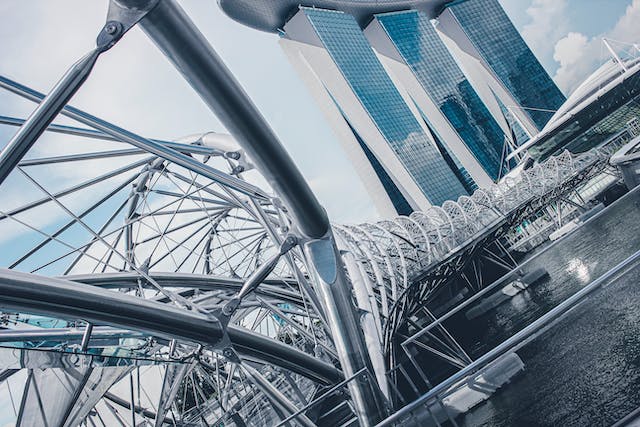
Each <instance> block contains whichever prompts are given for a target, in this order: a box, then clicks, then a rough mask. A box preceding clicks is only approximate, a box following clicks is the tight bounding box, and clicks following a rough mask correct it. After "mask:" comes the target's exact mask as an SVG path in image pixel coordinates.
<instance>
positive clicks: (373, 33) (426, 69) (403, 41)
mask: <svg viewBox="0 0 640 427" xmlns="http://www.w3.org/2000/svg"><path fill="white" fill-rule="evenodd" d="M365 33H366V34H367V36H368V38H369V40H370V42H371V44H372V45H373V47H374V48H375V49H376V51H377V52H378V53H379V54H380V57H381V59H382V61H383V63H384V64H385V66H386V67H387V68H388V70H389V74H391V75H394V76H395V78H396V80H397V82H398V84H399V85H402V86H403V87H404V88H406V90H407V92H408V93H410V95H411V99H412V102H414V103H415V104H416V107H417V108H418V109H419V110H420V112H421V115H422V116H423V117H424V120H425V122H426V123H427V126H428V127H429V128H430V129H431V131H432V133H434V134H435V135H437V136H439V137H440V139H442V140H444V141H446V145H447V146H448V147H449V148H450V150H451V151H452V152H453V154H454V155H455V156H456V157H457V159H459V160H460V161H461V163H462V164H463V165H464V167H465V169H466V170H467V171H468V172H469V174H470V175H471V176H472V177H473V178H474V180H475V181H476V182H477V183H478V184H480V185H481V186H484V185H487V184H488V182H487V179H486V177H487V176H488V177H489V178H490V179H489V180H488V181H489V182H490V181H491V180H497V179H499V178H500V176H502V174H503V173H504V172H505V171H504V161H503V160H504V156H505V151H504V144H505V138H507V136H506V135H505V129H502V128H501V127H500V126H499V124H498V122H497V121H496V120H495V118H494V117H493V116H492V115H491V113H490V111H489V110H488V109H487V107H486V106H485V105H484V104H483V103H482V101H481V99H480V97H479V96H478V94H477V93H476V91H475V90H474V89H473V87H472V86H471V84H470V83H469V81H468V80H467V78H466V76H465V75H464V73H463V72H462V70H461V69H460V68H459V67H458V64H457V63H456V61H455V59H454V58H453V57H452V55H451V54H450V53H449V51H448V50H447V48H446V46H445V45H444V43H443V42H442V40H441V39H440V37H439V36H438V34H437V32H436V30H435V28H434V27H433V25H432V24H431V21H430V19H429V17H428V16H426V15H425V14H424V13H423V12H420V11H417V10H409V11H402V12H391V13H385V14H378V15H375V19H374V20H373V21H372V22H371V24H369V25H368V26H367V28H366V30H365ZM503 122H504V123H505V127H506V122H505V121H504V120H503ZM507 135H509V137H510V136H511V135H510V132H508V128H507Z"/></svg>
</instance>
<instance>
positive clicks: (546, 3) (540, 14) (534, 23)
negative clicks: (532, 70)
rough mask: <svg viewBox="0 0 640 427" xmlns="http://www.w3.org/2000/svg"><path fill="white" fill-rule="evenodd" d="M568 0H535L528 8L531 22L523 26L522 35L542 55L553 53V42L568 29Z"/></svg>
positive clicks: (535, 51)
mask: <svg viewBox="0 0 640 427" xmlns="http://www.w3.org/2000/svg"><path fill="white" fill-rule="evenodd" d="M567 3H568V1H567V0H533V2H532V3H531V5H530V6H529V7H528V8H527V11H526V12H527V15H528V16H529V17H530V18H531V22H530V23H528V24H527V25H525V26H524V27H523V28H522V37H523V38H524V39H525V41H526V42H527V44H528V45H529V47H530V48H531V49H532V50H533V51H534V53H536V54H537V55H538V56H540V57H545V56H548V55H551V53H552V52H551V49H552V48H553V43H555V42H556V41H557V40H559V39H560V38H562V36H563V34H565V32H566V31H567V27H568V20H567Z"/></svg>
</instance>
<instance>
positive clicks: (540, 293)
mask: <svg viewBox="0 0 640 427" xmlns="http://www.w3.org/2000/svg"><path fill="white" fill-rule="evenodd" d="M638 249H640V191H636V192H634V193H632V194H629V195H628V196H626V197H625V198H624V199H622V200H620V201H619V202H618V203H616V204H615V205H613V206H612V207H611V208H610V209H608V210H607V211H606V213H605V214H604V215H602V216H600V217H597V218H595V219H594V220H592V221H591V222H589V223H587V224H585V225H584V226H583V227H582V228H581V229H579V230H578V231H576V232H575V233H573V234H571V235H569V236H567V237H565V238H564V239H562V240H561V241H559V242H557V243H556V244H555V245H553V246H550V247H549V248H548V249H547V250H546V251H544V252H543V253H541V254H540V255H539V256H536V257H535V258H532V260H531V261H530V262H529V264H528V267H527V268H526V269H525V270H533V269H534V268H538V267H544V268H545V269H547V271H548V272H549V278H548V279H546V280H545V281H543V282H541V283H538V284H536V285H533V286H532V287H530V288H528V289H526V290H525V291H524V292H522V293H520V294H518V295H517V296H516V297H514V298H513V299H511V300H510V301H509V302H507V303H504V304H502V305H501V306H499V307H498V308H496V309H495V310H493V311H491V312H489V313H487V314H486V315H485V316H483V317H481V318H479V319H476V320H474V322H464V321H460V322H459V324H456V325H452V328H455V333H456V336H457V337H459V339H460V341H461V343H462V345H463V347H465V348H467V349H473V357H478V356H479V355H481V354H484V353H486V352H487V351H488V350H490V349H491V348H493V347H495V346H496V345H497V344H499V343H500V342H502V341H504V340H505V339H506V338H508V337H510V336H512V335H513V334H514V333H516V332H517V331H519V330H521V329H522V328H524V327H525V326H526V325H528V324H529V323H531V322H532V321H533V320H535V319H537V318H539V317H540V316H542V315H543V314H544V313H546V312H547V311H549V310H550V309H551V308H553V307H555V306H556V305H558V304H559V303H560V302H562V301H563V300H565V299H566V298H567V297H569V296H570V295H572V294H574V293H575V292H577V291H578V290H580V289H581V288H582V287H584V285H585V284H587V283H589V282H591V281H592V280H594V279H596V278H597V277H599V276H601V275H602V274H604V273H605V272H607V271H608V270H610V269H611V268H613V267H614V266H615V265H617V264H618V263H619V262H621V261H622V260H624V259H625V258H627V257H628V256H630V255H631V254H633V253H634V252H635V251H637V250H638ZM639 283H640V267H639V268H635V269H634V270H632V271H631V272H629V273H627V274H625V275H623V276H621V277H620V278H618V279H617V280H616V281H615V282H614V283H613V284H611V286H608V287H607V288H606V289H603V290H601V291H600V292H598V293H597V294H596V295H594V296H593V297H591V298H590V299H589V300H587V301H586V302H585V303H584V304H582V305H580V306H579V307H578V308H576V309H575V310H573V311H572V312H571V313H570V314H568V315H567V316H566V317H565V318H564V319H563V320H562V321H560V322H559V323H558V324H556V325H555V326H554V327H553V328H551V329H550V330H549V331H547V332H545V333H544V334H542V335H541V336H540V337H538V338H537V339H535V340H534V341H532V342H531V343H530V344H528V345H527V346H525V347H524V348H522V349H521V350H520V351H518V355H519V356H520V357H521V358H522V360H523V361H524V363H525V372H524V374H522V375H520V376H519V377H517V378H516V379H515V380H514V381H513V382H512V383H511V384H509V385H507V386H506V387H505V388H504V389H503V390H501V391H500V392H498V393H497V394H496V395H494V396H493V397H492V398H491V399H490V400H489V401H488V402H486V403H484V404H482V405H480V406H478V407H477V408H475V409H474V410H472V411H471V412H470V413H468V414H466V415H465V416H464V417H462V419H461V420H460V421H459V424H460V425H461V426H466V427H471V426H592V425H594V426H595V425H610V424H611V423H613V422H615V421H616V420H618V419H620V418H622V417H623V416H625V415H626V414H627V413H629V412H630V411H632V410H633V409H635V408H636V407H638V406H640V310H638V308H639V307H640V289H639V288H638V284H639Z"/></svg>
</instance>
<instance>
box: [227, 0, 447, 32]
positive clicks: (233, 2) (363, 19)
mask: <svg viewBox="0 0 640 427" xmlns="http://www.w3.org/2000/svg"><path fill="white" fill-rule="evenodd" d="M450 1H452V0H275V1H274V0H270V1H256V0H218V4H219V5H220V8H222V10H223V11H224V12H225V13H226V14H227V15H229V17H231V18H233V19H235V20H236V21H238V22H240V23H242V24H244V25H247V26H249V27H252V28H255V29H258V30H261V31H268V32H272V33H275V32H278V31H280V30H282V29H283V28H284V25H285V23H286V22H287V21H288V20H289V19H291V17H293V15H295V14H296V13H297V12H298V7H299V6H308V7H317V8H320V9H331V10H340V11H343V12H345V13H347V14H349V15H351V16H353V17H354V19H355V20H356V21H357V22H358V24H359V25H360V26H365V25H366V24H367V23H368V22H369V21H370V20H371V19H372V17H373V15H375V14H377V13H384V12H393V11H396V10H406V9H417V10H421V11H423V12H424V13H426V14H427V16H430V17H435V16H437V15H438V13H439V12H440V11H441V10H442V8H443V7H444V5H445V4H447V3H449V2H450Z"/></svg>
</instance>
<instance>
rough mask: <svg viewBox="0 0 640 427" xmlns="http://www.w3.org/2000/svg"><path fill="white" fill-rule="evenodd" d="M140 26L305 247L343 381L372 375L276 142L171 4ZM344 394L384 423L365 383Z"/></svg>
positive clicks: (316, 227) (309, 202) (320, 238)
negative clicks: (269, 191)
mask: <svg viewBox="0 0 640 427" xmlns="http://www.w3.org/2000/svg"><path fill="white" fill-rule="evenodd" d="M127 1H130V0H127ZM134 3H135V2H134ZM140 26H141V27H142V29H143V30H144V31H145V32H146V33H147V34H148V35H149V37H150V38H151V39H152V40H153V41H154V42H155V43H156V45H157V46H158V47H159V49H160V50H161V51H162V52H163V53H164V54H165V56H167V57H168V58H169V59H170V60H171V61H172V62H173V63H174V65H175V66H176V68H177V69H178V70H179V71H180V72H181V73H182V75H183V76H184V77H185V79H186V80H187V81H188V82H189V83H190V84H191V86H192V87H193V88H194V89H195V90H196V92H197V93H198V94H199V95H200V97H201V98H202V99H203V100H204V101H205V103H207V104H208V105H209V107H210V108H211V109H212V110H213V112H215V113H216V115H217V116H218V117H219V118H220V120H221V121H222V122H223V124H224V125H225V127H226V128H227V129H228V130H229V131H230V132H231V134H232V135H233V136H234V137H235V139H236V141H238V143H239V144H240V145H241V146H242V148H244V149H245V151H246V152H247V153H248V154H249V156H250V157H251V159H252V161H253V162H254V163H255V164H256V166H257V168H258V169H259V170H260V172H261V173H262V174H263V176H264V177H265V178H266V179H267V181H269V183H270V185H271V187H272V188H273V189H274V190H275V191H276V193H277V194H278V195H279V196H280V197H282V199H283V201H284V205H285V206H286V207H287V209H288V211H289V213H290V214H291V216H292V217H293V219H294V224H295V226H296V227H297V229H298V231H299V232H300V233H301V234H302V236H304V237H305V238H307V239H309V240H310V241H309V242H308V243H306V244H305V246H306V254H307V259H308V260H309V261H310V262H311V264H312V265H313V268H314V269H315V273H316V274H315V277H316V280H315V282H314V283H315V285H316V292H318V294H319V295H320V296H321V298H320V299H321V301H322V304H323V309H324V310H323V311H324V312H325V315H326V317H327V320H328V323H329V326H330V328H331V331H332V334H331V335H332V338H333V340H334V342H335V344H336V348H337V353H338V356H339V358H340V363H341V366H342V368H343V370H344V373H345V375H346V376H351V375H353V374H355V373H356V372H358V371H359V370H361V369H363V368H365V369H367V370H369V371H370V372H373V368H372V366H371V361H370V360H369V357H368V353H367V349H366V344H365V340H364V336H363V332H362V329H361V326H360V323H359V321H358V316H357V313H356V312H355V307H354V306H353V302H352V298H351V286H350V284H349V282H348V279H347V277H346V274H345V272H344V269H343V268H342V262H341V260H340V257H339V254H338V253H337V249H336V247H335V242H334V241H333V238H332V236H331V232H330V227H329V221H328V218H327V215H326V212H325V210H324V209H323V208H322V206H321V205H320V204H319V202H318V200H317V199H316V197H315V195H314V194H313V192H312V191H311V189H310V188H309V186H308V185H307V183H306V181H305V180H304V177H303V176H302V174H301V173H300V171H299V170H298V169H297V167H296V166H295V164H294V163H293V161H292V160H291V158H290V157H289V155H288V154H287V152H286V151H285V149H284V147H283V146H282V145H281V144H280V142H279V140H278V138H277V137H276V136H275V134H274V133H273V131H272V130H271V129H270V127H269V126H268V124H267V123H266V121H265V120H264V118H263V117H262V115H261V114H260V113H259V111H258V110H257V108H256V107H255V106H254V105H253V103H252V102H251V100H250V99H249V97H248V96H247V95H246V93H245V92H244V90H243V89H242V87H241V86H240V84H239V83H238V82H237V81H236V80H235V78H234V77H233V75H232V74H231V72H230V71H229V70H228V69H227V67H226V66H225V65H224V63H223V62H222V60H221V59H220V57H219V56H218V54H217V53H216V52H215V51H214V50H213V48H212V47H211V45H210V44H209V43H208V41H207V39H206V38H205V37H204V36H203V35H202V34H201V33H200V32H199V31H198V30H197V29H196V27H195V25H194V24H193V23H192V22H191V20H190V19H189V17H188V16H187V15H186V13H185V12H184V11H183V10H182V9H181V8H180V7H179V6H178V5H177V4H176V3H175V2H174V1H173V0H166V1H162V2H160V3H159V4H158V5H157V6H156V7H155V8H154V9H153V10H152V11H151V12H150V13H149V14H148V15H146V16H145V18H144V19H143V20H141V21H140ZM303 240H304V239H303ZM349 388H350V391H351V394H352V397H353V401H354V405H355V407H356V412H357V413H358V417H359V419H360V422H361V423H362V424H363V425H369V424H372V423H374V422H376V421H378V420H380V419H381V417H383V416H384V414H385V412H386V411H385V399H384V396H383V395H382V392H381V391H380V389H379V387H378V386H377V384H376V383H375V381H374V382H371V380H370V379H369V378H368V377H365V378H364V379H362V380H359V381H354V382H352V383H350V385H349Z"/></svg>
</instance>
